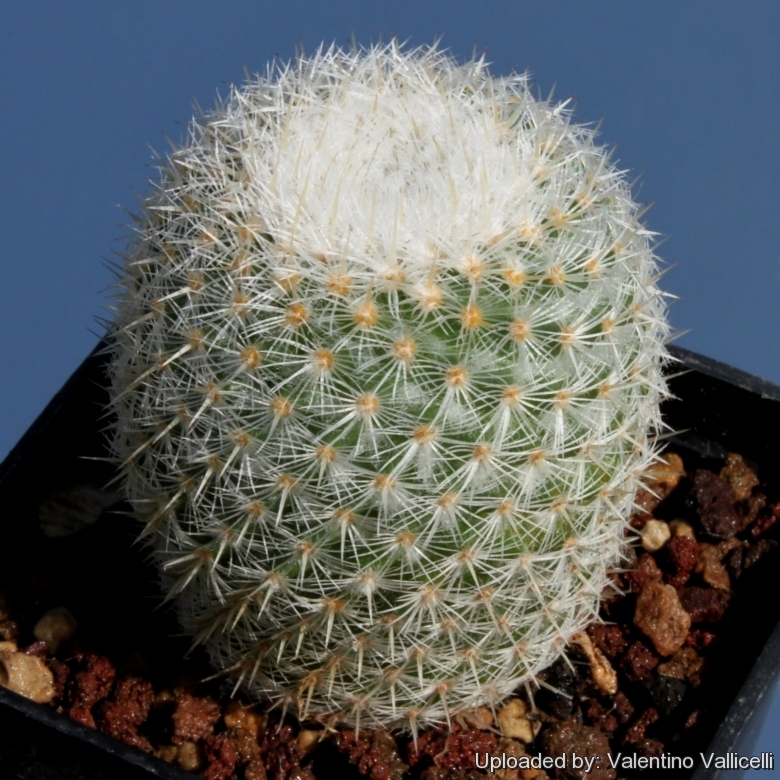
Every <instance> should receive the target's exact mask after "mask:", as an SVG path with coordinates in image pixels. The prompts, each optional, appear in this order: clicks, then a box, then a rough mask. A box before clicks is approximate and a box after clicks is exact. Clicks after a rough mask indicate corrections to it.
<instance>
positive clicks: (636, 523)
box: [628, 511, 653, 531]
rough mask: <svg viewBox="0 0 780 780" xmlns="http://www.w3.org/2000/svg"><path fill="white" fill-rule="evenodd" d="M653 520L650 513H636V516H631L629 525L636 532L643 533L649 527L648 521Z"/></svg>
mask: <svg viewBox="0 0 780 780" xmlns="http://www.w3.org/2000/svg"><path fill="white" fill-rule="evenodd" d="M652 519H653V516H652V515H651V514H650V512H644V511H639V512H634V514H633V515H631V519H630V520H629V521H628V524H629V525H630V526H631V527H632V528H633V529H635V530H636V531H641V530H642V529H643V528H644V527H645V526H646V525H647V521H648V520H652Z"/></svg>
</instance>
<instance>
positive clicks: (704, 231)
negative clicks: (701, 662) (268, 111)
mask: <svg viewBox="0 0 780 780" xmlns="http://www.w3.org/2000/svg"><path fill="white" fill-rule="evenodd" d="M352 33H354V35H355V37H356V39H357V41H358V42H359V43H369V42H371V41H376V40H378V39H379V38H380V37H382V38H383V39H384V40H387V39H388V38H389V36H391V35H396V36H397V37H399V38H400V39H401V40H408V41H409V42H410V43H411V44H413V45H417V44H423V43H430V42H432V41H433V40H434V38H435V37H436V36H442V43H443V45H444V46H445V47H449V48H450V49H451V50H452V52H453V53H454V54H455V55H456V56H457V57H458V58H460V59H466V58H468V57H470V56H471V54H472V51H473V49H474V47H475V46H476V47H477V51H478V52H481V51H482V50H483V49H485V50H486V51H487V59H488V60H489V61H490V62H491V63H492V70H493V73H494V74H497V75H500V74H506V73H508V72H509V71H510V70H511V69H513V68H516V69H519V70H525V69H530V71H531V73H532V75H533V77H534V79H535V82H536V84H537V86H538V89H539V92H540V93H541V94H543V95H547V94H549V92H550V91H551V90H552V89H553V88H555V96H556V97H557V98H559V99H565V98H568V97H574V99H575V105H576V114H575V116H576V118H577V120H578V121H581V122H599V121H601V120H603V122H602V126H601V127H602V136H601V137H602V140H603V141H604V142H606V143H610V144H617V159H618V160H619V163H620V165H621V166H622V167H624V168H627V169H630V170H631V171H632V176H635V177H637V178H638V183H637V186H636V190H635V194H636V197H637V199H638V200H641V201H643V202H648V203H650V202H654V203H655V204H656V205H654V207H653V208H652V209H651V211H650V212H649V214H648V215H647V217H646V222H647V225H648V226H649V228H650V229H652V230H654V231H657V232H658V233H659V234H661V236H662V237H664V238H665V239H668V240H666V241H665V242H664V243H663V245H662V246H661V247H659V250H658V251H659V254H661V256H662V257H664V258H665V260H666V261H667V262H668V265H669V266H670V270H669V273H668V274H667V275H666V277H665V278H664V281H663V285H664V287H665V289H666V290H668V291H669V292H670V293H673V294H674V295H676V296H679V298H680V300H679V301H678V302H676V303H675V304H674V306H673V307H672V310H671V320H672V323H673V325H674V327H675V328H676V329H678V330H679V331H688V332H687V333H685V335H683V336H682V337H681V338H680V339H679V341H678V343H679V344H681V345H682V346H686V347H689V348H691V349H694V350H697V351H700V352H703V353H705V354H707V355H710V356H712V357H715V358H717V359H719V360H722V361H725V362H727V363H731V364H733V365H736V366H738V367H740V368H743V369H745V370H747V371H750V372H753V373H755V374H759V375H761V376H763V377H765V378H767V379H770V380H773V381H775V382H780V327H779V326H778V298H779V297H780V54H779V53H778V46H779V45H780V44H779V43H778V42H779V41H780V3H775V2H744V1H741V2H737V1H736V0H734V1H731V2H724V1H721V2H717V1H716V0H712V1H711V2H701V1H699V0H686V1H685V2H679V0H672V1H666V0H653V1H652V2H650V1H649V0H647V1H645V0H642V1H641V2H640V1H636V2H629V3H627V2H617V1H612V0H603V1H596V0H594V1H593V2H581V1H579V2H577V1H574V0H555V2H543V1H541V0H539V1H538V2H522V1H521V0H513V1H512V2H501V1H500V0H483V1H482V2H472V1H470V0H415V1H414V2H406V1H405V0H393V1H392V2H391V1H390V0H385V2H375V1H374V0H361V1H359V2H358V1H357V0H352V1H347V0H340V2H338V3H328V2H324V0H285V2H273V3H272V2H249V1H248V0H219V1H217V0H214V1H213V2H200V1H197V0H188V1H185V0H135V1H134V2H132V3H128V2H114V1H111V0H100V1H99V2H98V1H97V0H81V1H80V2H72V1H71V0H56V2H55V1H52V2H43V1H42V0H25V2H23V3H16V4H11V3H6V4H4V5H3V7H2V9H0V150H1V151H0V458H2V457H3V456H4V455H5V454H6V453H7V451H8V450H9V449H10V448H11V446H13V444H14V442H15V441H16V440H17V439H18V438H19V437H20V436H21V435H22V434H23V433H24V431H25V429H26V428H27V427H28V426H29V424H30V423H31V422H32V421H33V419H34V418H35V416H36V415H37V414H38V413H39V412H40V411H41V410H42V409H43V407H44V405H45V404H46V402H47V400H48V399H49V398H50V397H51V396H52V395H53V394H54V392H55V391H56V390H57V389H58V388H59V387H60V386H61V384H62V383H63V382H64V380H65V379H66V378H67V377H68V376H69V375H70V373H71V372H72V371H73V369H74V368H75V367H76V366H77V365H78V364H79V362H80V361H81V359H82V358H83V357H84V356H85V355H86V354H87V353H88V352H89V350H90V349H91V348H92V346H93V345H94V344H95V343H96V341H97V335H96V334H98V333H99V332H100V331H101V328H100V326H99V325H97V324H96V323H95V321H94V318H95V316H96V315H105V314H106V312H105V307H106V305H107V304H108V302H109V298H108V297H107V295H106V292H105V288H106V287H107V286H108V285H109V284H110V280H111V277H110V274H109V272H108V271H107V269H106V268H105V267H104V265H102V264H101V258H108V257H111V253H112V251H114V250H120V249H121V248H122V247H123V244H124V236H126V235H127V232H128V231H127V228H126V226H125V224H126V217H125V215H124V214H123V212H122V211H121V209H120V208H118V207H117V206H118V204H119V205H121V206H123V207H125V208H129V209H132V208H133V207H134V206H135V205H136V203H137V195H136V194H134V191H135V192H140V193H143V192H144V191H145V190H146V184H145V177H147V176H150V175H151V174H152V171H151V170H150V169H149V168H148V167H147V166H148V164H149V162H150V160H151V155H150V151H149V145H150V146H152V147H153V148H155V149H157V150H160V151H164V150H165V148H166V141H165V138H164V136H165V135H168V136H169V137H171V138H172V139H174V140H177V139H179V138H180V137H181V134H182V131H183V128H184V126H186V123H187V121H188V119H189V118H190V116H191V115H192V108H191V106H192V102H193V100H196V101H197V102H198V103H199V104H200V105H202V106H204V107H210V106H211V105H212V104H213V102H214V96H215V93H216V92H217V91H219V92H220V93H222V94H225V93H226V92H227V86H228V85H229V84H230V83H234V82H240V81H242V80H243V77H244V76H243V74H244V67H246V68H248V69H249V71H250V72H251V71H255V70H260V69H263V68H264V67H265V65H266V63H267V62H268V61H269V60H270V59H272V58H273V57H274V56H276V55H278V56H280V57H281V58H282V59H285V60H286V59H289V58H290V57H292V56H293V55H294V52H295V47H296V45H301V44H302V45H303V47H304V49H305V50H308V51H312V50H313V49H314V48H315V47H316V46H317V45H318V44H319V43H320V42H321V41H326V42H328V43H329V42H331V41H334V40H335V41H337V42H339V43H342V44H344V45H347V44H348V40H349V36H350V35H351V34H352ZM772 713H773V714H772V716H770V719H769V726H768V728H770V731H771V730H773V731H771V733H769V732H767V733H765V734H764V736H762V738H761V740H762V742H761V744H762V745H763V749H770V750H771V749H772V748H773V747H780V725H778V721H780V702H776V706H775V707H774V708H773V710H772ZM757 749H758V748H757ZM778 752H779V753H780V751H778ZM778 763H780V755H778ZM763 776H764V777H768V776H769V775H768V774H763ZM773 776H780V774H777V773H776V774H775V775H773Z"/></svg>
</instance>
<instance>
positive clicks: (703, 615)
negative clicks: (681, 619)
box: [680, 550, 750, 623]
mask: <svg viewBox="0 0 780 780" xmlns="http://www.w3.org/2000/svg"><path fill="white" fill-rule="evenodd" d="M748 552H750V551H749V550H748ZM730 600H731V594H730V593H727V592H726V591H724V590H715V589H714V588H695V587H686V588H681V589H680V603H681V604H682V605H683V608H684V609H685V611H686V612H687V613H688V614H689V615H690V616H691V622H692V623H717V622H718V621H719V620H720V619H721V618H722V617H723V615H724V613H725V612H726V607H728V605H729V601H730Z"/></svg>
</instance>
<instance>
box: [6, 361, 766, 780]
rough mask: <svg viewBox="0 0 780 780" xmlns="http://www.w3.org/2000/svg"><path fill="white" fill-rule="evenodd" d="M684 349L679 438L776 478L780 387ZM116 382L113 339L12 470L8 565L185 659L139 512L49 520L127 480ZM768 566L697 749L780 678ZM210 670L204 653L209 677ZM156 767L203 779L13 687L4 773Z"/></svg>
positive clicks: (113, 631) (173, 778)
mask: <svg viewBox="0 0 780 780" xmlns="http://www.w3.org/2000/svg"><path fill="white" fill-rule="evenodd" d="M672 352H673V354H674V356H675V357H676V358H677V359H678V360H679V361H680V363H679V364H678V365H677V366H675V367H674V368H673V373H674V375H673V376H672V377H671V387H672V390H673V393H674V394H675V396H676V398H675V400H671V401H669V402H667V403H666V404H665V407H664V417H665V419H666V421H667V422H668V423H669V425H670V426H671V428H672V429H673V430H675V431H678V433H677V434H675V436H674V444H675V447H676V448H678V449H683V450H687V451H690V452H691V454H692V456H695V457H697V458H698V459H699V460H701V461H702V462H706V461H707V460H709V459H714V458H720V457H723V456H725V454H726V453H727V452H738V453H740V454H741V455H742V456H743V457H744V458H745V460H746V461H747V462H748V463H749V464H750V465H751V466H752V467H753V468H754V470H755V471H756V472H757V474H758V475H759V477H761V478H762V479H769V478H770V477H772V478H774V479H777V478H778V477H780V447H778V446H777V442H776V441H775V440H774V435H776V433H777V432H778V431H780V387H777V386H775V385H772V384H770V383H768V382H765V381H763V380H761V379H758V378H756V377H753V376H750V375H749V374H745V373H744V372H742V371H738V370H736V369H733V368H731V367H729V366H726V365H723V364H722V363H718V362H716V361H714V360H711V359H709V358H706V357H703V356H701V355H697V354H695V353H693V352H689V351H688V350H684V349H680V348H673V349H672ZM104 380H105V377H104V358H103V357H102V356H101V352H100V346H99V347H98V348H97V349H96V350H95V351H94V352H93V353H92V354H91V355H90V356H89V357H88V358H87V359H86V360H85V361H84V363H83V364H82V365H81V366H80V367H79V369H78V370H77V371H76V372H75V373H74V374H73V376H72V377H71V379H70V380H69V381H68V382H67V383H66V384H65V386H64V387H63V388H62V390H60V392H59V393H58V394H57V395H56V396H55V397H54V399H53V400H52V401H51V403H50V404H49V405H48V406H47V407H46V409H45V410H44V411H43V413H42V414H41V415H40V417H39V418H38V419H37V420H36V421H35V423H34V424H33V425H32V427H31V428H30V430H29V431H28V432H27V433H26V434H25V436H24V437H23V438H22V439H21V441H20V442H19V443H18V444H17V446H16V447H15V448H14V449H13V450H12V451H11V453H10V454H9V455H8V457H7V458H6V459H5V461H4V462H3V464H2V465H1V466H0V507H2V513H0V518H1V519H0V523H2V529H1V533H0V539H1V540H2V541H1V542H0V571H3V572H4V573H5V575H6V576H5V577H4V579H6V578H7V579H9V580H13V581H14V582H17V583H20V587H23V586H24V584H25V583H26V582H28V581H33V582H34V583H35V587H38V588H39V589H38V590H37V591H35V592H34V593H33V594H32V595H30V596H29V603H30V608H31V609H33V608H34V609H35V610H37V614H40V613H41V612H42V611H44V610H45V609H47V608H49V607H51V606H56V605H57V604H55V603H48V601H47V599H48V600H49V601H51V600H52V598H53V596H52V593H55V594H56V596H57V599H58V603H67V604H69V605H72V604H73V605H77V607H75V608H74V611H75V610H76V609H77V610H78V616H79V620H80V622H81V623H82V624H83V625H88V624H90V623H92V624H93V625H95V626H99V628H100V632H102V633H103V635H105V636H106V637H107V639H108V638H110V641H111V642H112V643H114V644H116V643H119V646H120V647H121V646H122V642H123V641H127V645H128V646H129V644H130V642H129V640H130V637H132V641H133V643H134V644H135V645H137V646H139V647H141V648H146V650H148V653H149V655H150V657H153V658H154V660H155V662H157V663H160V664H161V665H162V666H165V665H166V664H167V665H170V664H175V663H176V662H177V659H179V658H181V657H182V655H183V654H184V653H185V652H186V650H187V648H188V643H187V641H186V640H184V639H182V638H180V637H176V636H175V634H176V626H175V623H174V622H173V620H172V617H171V615H170V614H168V613H167V612H166V611H165V610H164V609H156V608H155V607H156V606H157V605H158V602H159V596H158V593H157V588H156V577H155V575H154V573H153V571H151V570H150V569H149V568H148V566H147V564H146V561H145V560H144V556H143V551H142V550H141V549H139V548H138V547H137V546H135V545H133V544H132V538H133V527H132V525H131V524H130V523H129V521H121V518H119V519H117V518H116V516H114V518H113V519H109V520H108V521H107V520H106V519H105V518H104V519H103V520H102V521H100V522H95V523H94V524H92V525H89V526H88V527H87V528H85V529H84V530H82V531H80V532H79V533H77V534H74V535H73V536H69V537H66V538H61V539H55V540H52V539H49V538H47V537H45V536H44V535H43V534H42V532H41V530H40V523H39V511H40V505H41V502H42V501H43V500H49V501H50V500H52V497H54V499H56V500H59V501H60V502H64V503H66V504H67V502H68V501H69V498H68V497H69V496H72V495H73V493H74V489H77V488H79V486H85V485H86V486H89V487H90V489H93V490H98V491H99V490H100V489H101V486H103V485H105V483H106V482H108V481H109V480H110V479H111V477H112V476H113V474H112V469H111V467H110V466H109V465H108V464H107V463H105V462H103V461H101V460H92V459H90V458H100V457H101V456H103V455H105V439H104V436H103V434H102V428H103V426H104V425H105V421H104V419H103V415H104V409H105V406H106V400H107V398H106V391H105V389H104ZM76 492H78V491H77V490H76ZM106 501H110V496H109V497H107V498H106ZM757 568H760V569H761V571H760V573H757V575H756V576H754V577H752V580H751V582H750V583H749V584H748V590H747V591H746V592H743V593H744V595H743V599H742V604H743V607H742V608H741V609H740V611H739V615H737V616H736V617H735V618H730V619H733V620H734V625H733V626H730V627H729V628H730V631H729V634H730V635H731V636H733V639H734V641H733V642H732V643H731V645H730V646H729V647H728V654H727V659H728V664H727V667H724V668H723V669H721V670H715V671H717V672H718V673H717V675H710V676H711V677H713V676H717V678H718V690H717V691H714V692H713V693H712V694H711V695H710V697H709V700H708V706H707V709H706V711H705V712H703V713H702V719H703V727H702V730H701V731H700V733H701V734H702V735H704V736H703V737H702V739H703V740H704V741H703V742H702V743H701V744H699V745H697V746H695V749H696V751H698V750H699V749H701V750H702V751H704V752H707V753H709V752H714V753H716V754H718V755H724V754H725V753H727V752H728V750H729V749H731V748H732V747H733V746H734V745H735V744H737V742H738V740H739V738H740V734H744V733H745V732H746V730H747V729H750V728H753V727H754V726H755V719H753V720H752V721H751V715H752V714H753V713H754V711H758V709H759V703H760V700H761V696H762V694H763V693H764V691H767V690H769V689H770V688H771V685H772V684H773V682H774V680H775V679H776V678H777V677H778V675H779V674H780V671H779V670H780V626H778V621H780V599H766V598H762V597H760V596H759V594H764V593H767V592H769V593H772V592H774V593H777V592H780V566H776V565H775V566H763V567H757ZM36 577H37V578H38V579H37V580H36V579H35V578H36ZM40 580H51V582H52V583H54V584H53V585H52V584H51V583H50V584H49V585H45V583H44V585H41V584H40V582H39V581H40ZM39 586H40V587H39ZM36 593H37V594H39V595H35V594H36ZM751 594H752V595H751ZM776 626H778V628H777V630H775V627H776ZM773 630H774V634H773V633H772V632H773ZM770 635H771V639H770ZM732 645H733V646H732ZM198 662H199V661H198V659H197V658H196V659H195V661H194V663H195V664H197V663H198ZM206 668H207V667H206V666H205V662H204V665H203V669H204V674H205V670H206ZM708 744H709V748H708V747H707V745H708ZM692 750H693V748H692ZM691 754H692V755H694V756H696V753H694V752H692V753H691ZM779 760H780V759H779ZM697 764H698V760H697ZM317 771H318V777H319V776H321V775H327V774H329V773H328V772H327V767H324V766H320V767H317ZM689 774H690V773H689ZM717 776H718V775H717V774H716V772H715V771H714V770H710V771H709V772H707V771H706V770H704V769H703V767H701V766H699V767H698V768H697V769H696V770H695V775H694V777H695V780H702V778H705V777H717ZM151 777H160V778H170V780H183V779H184V778H192V775H190V774H188V773H185V772H183V771H182V770H180V769H178V768H176V767H173V766H171V765H169V764H166V763H164V762H163V761H161V760H158V759H156V758H154V757H153V756H150V755H148V754H146V753H143V752H142V751H140V750H138V749H136V748H132V747H129V746H126V745H125V744H123V743H121V742H119V741H116V740H113V739H111V738H109V737H107V736H105V735H103V734H101V733H99V732H97V731H95V730H93V729H90V728H87V727H85V726H82V725H81V724H79V723H76V722H74V721H72V720H70V719H69V718H68V717H66V716H65V715H61V714H59V713H57V712H55V711H54V710H53V709H51V708H50V707H46V706H44V705H38V704H35V703H33V702H31V701H28V700H27V699H24V698H22V697H20V696H18V695H16V694H14V693H12V692H10V691H8V690H6V689H4V688H0V780H5V779H6V778H25V780H87V779H89V780H122V779H123V778H139V780H140V779H141V778H151Z"/></svg>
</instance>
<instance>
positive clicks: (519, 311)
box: [112, 44, 669, 729]
mask: <svg viewBox="0 0 780 780" xmlns="http://www.w3.org/2000/svg"><path fill="white" fill-rule="evenodd" d="M594 139H595V136H594V133H593V131H592V130H590V129H588V128H586V127H583V126H580V125H576V124H573V123H572V122H571V120H570V115H569V113H568V112H567V110H566V109H565V108H564V107H563V106H555V105H551V104H549V103H546V102H542V101H539V100H536V99H534V98H533V97H532V95H531V93H530V90H529V88H528V84H527V78H526V77H525V76H512V77H509V78H505V79H494V78H492V77H491V76H490V74H489V72H488V71H487V68H486V66H485V64H484V62H482V61H481V60H478V61H475V62H472V63H469V64H467V65H464V66H461V65H458V64H457V63H455V62H454V61H453V60H452V59H451V58H449V57H448V56H447V55H446V54H444V53H443V52H441V51H438V50H436V49H435V48H432V49H418V50H413V51H409V52H404V51H401V50H400V49H398V48H397V46H396V45H395V44H390V45H389V46H386V47H382V46H379V47H374V48H371V49H367V50H359V51H354V52H342V51H340V50H338V49H335V48H332V49H323V50H321V51H320V52H318V53H317V54H316V55H315V56H313V57H312V58H310V59H302V60H301V61H299V62H298V63H297V64H296V65H295V67H290V68H282V69H281V70H280V71H279V72H278V73H276V74H269V75H268V76H267V77H259V78H258V79H257V80H256V81H254V82H252V83H250V84H248V85H246V86H245V87H243V88H240V89H234V90H233V91H232V92H231V95H230V97H229V98H228V99H227V100H226V101H224V102H223V103H221V104H220V105H219V106H218V108H217V109H216V110H215V111H214V113H213V114H210V115H208V116H206V117H202V118H201V119H199V120H198V121H194V122H193V123H192V125H191V128H190V133H189V137H188V139H187V141H186V143H185V144H183V145H182V147H181V148H180V149H178V150H176V151H175V152H174V153H173V154H172V155H171V156H170V158H169V159H168V160H167V161H161V162H160V169H161V178H160V181H159V182H158V183H157V184H156V185H155V189H154V191H153V193H152V194H151V195H150V196H149V197H148V198H147V200H146V201H145V203H144V208H143V214H142V216H141V217H140V218H139V220H138V223H137V225H136V235H135V237H134V239H133V240H132V241H131V244H130V247H129V249H128V252H127V257H126V261H125V265H124V268H123V270H122V271H121V273H120V280H119V281H120V286H121V290H122V291H121V293H120V295H119V296H118V313H117V319H116V322H115V324H114V326H113V329H112V334H113V339H114V342H113V343H114V359H113V389H112V395H113V408H114V409H115V411H116V412H117V417H118V422H117V425H116V428H115V431H114V439H113V441H114V444H113V447H114V454H115V456H116V457H117V459H119V460H120V461H121V463H122V464H123V467H122V468H123V473H124V475H125V479H126V484H127V489H128V494H129V497H130V500H131V502H132V503H133V505H134V507H135V510H136V512H137V513H138V515H139V517H140V518H141V520H142V521H143V522H144V535H145V537H146V538H147V539H148V540H149V543H150V544H151V545H152V546H153V548H154V550H155V555H156V556H157V558H158V560H159V563H160V569H161V571H162V572H163V576H164V579H165V581H166V584H167V587H168V590H169V594H170V595H171V596H172V597H175V598H176V601H177V605H178V612H179V617H180V620H181V622H182V624H183V626H184V627H185V629H186V630H187V631H189V632H190V633H191V634H192V635H193V636H194V637H195V639H196V641H199V642H203V643H204V644H205V645H206V647H207V648H208V650H209V652H210V655H211V657H212V660H213V662H214V663H215V665H216V666H218V667H219V668H221V669H224V670H228V671H230V672H231V673H232V674H233V675H234V676H235V678H236V680H237V684H240V685H243V686H244V687H245V688H246V689H247V691H248V692H249V693H250V694H251V695H254V696H265V697H269V698H271V699H272V700H275V701H277V702H280V703H282V704H283V706H284V707H285V709H286V708H287V706H288V705H289V704H292V705H293V706H295V707H297V710H298V712H299V714H300V715H302V716H303V715H306V714H310V715H314V716H321V717H325V716H329V715H337V716H338V717H339V718H340V719H341V720H343V721H344V722H347V723H353V724H355V723H359V722H360V718H361V715H364V716H365V717H367V718H368V719H371V720H373V721H375V722H378V723H381V724H383V725H387V726H407V727H411V728H413V729H414V728H416V727H417V726H418V725H422V724H424V723H428V722H443V721H448V720H449V719H450V718H451V715H452V713H454V712H456V711H458V710H462V709H468V708H473V707H477V706H480V705H482V704H485V703H489V704H495V703H496V702H498V701H499V700H500V699H501V698H503V697H505V696H507V695H509V694H510V693H511V692H512V690H514V689H515V688H516V687H517V686H518V685H521V684H523V683H526V684H527V683H529V682H533V681H534V679H535V675H536V674H537V673H538V672H539V671H540V670H541V669H542V668H544V667H545V666H546V665H548V664H549V663H550V662H551V661H552V660H554V658H555V657H556V656H557V655H558V654H560V653H561V652H562V651H563V649H564V647H565V645H566V643H567V641H568V640H569V639H570V638H571V636H572V635H573V634H575V633H576V632H577V631H579V630H581V629H582V628H583V627H584V626H585V625H586V624H587V623H588V622H589V621H590V620H592V619H594V617H595V616H596V614H597V610H598V602H599V597H600V595H601V593H602V591H603V589H604V587H605V586H606V585H607V582H608V576H607V575H608V572H609V570H610V568H611V567H614V566H615V565H617V564H618V561H619V558H620V554H621V550H622V549H623V545H624V543H625V542H624V531H625V527H626V517H627V515H628V514H629V513H630V510H631V506H632V501H633V495H634V492H635V490H636V487H637V485H638V481H639V479H640V478H641V474H642V472H643V471H644V469H645V468H646V467H647V465H649V464H650V463H651V462H652V461H653V460H654V459H655V458H656V457H657V448H658V445H657V442H656V436H655V434H656V433H657V432H658V431H660V430H661V422H660V415H659V403H660V400H661V399H662V398H663V397H664V396H665V394H666V389H665V384H664V381H663V378H662V374H661V368H662V365H663V363H664V361H665V360H666V352H665V347H664V345H665V343H666V341H667V340H668V334H669V330H668V326H667V324H666V321H665V311H664V310H665V306H664V301H663V295H662V293H661V292H660V291H659V290H658V288H657V287H656V284H655V277H656V275H657V259H656V257H655V256H654V254H653V252H652V247H651V239H652V235H651V234H650V233H649V232H648V231H647V230H646V229H645V228H643V226H642V225H641V224H640V223H639V217H638V214H639V209H638V207H637V206H636V204H634V202H633V201H632V200H631V197H630V192H629V188H628V185H627V183H626V181H625V177H624V175H623V174H622V173H621V172H620V171H618V170H617V169H616V168H615V167H614V166H613V165H612V163H611V162H610V161H609V159H608V155H607V153H606V152H605V151H604V150H603V149H601V148H600V147H598V146H596V145H595V141H594Z"/></svg>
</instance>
